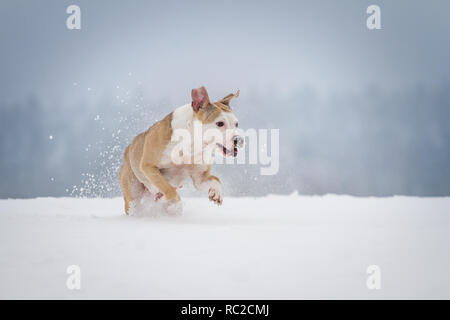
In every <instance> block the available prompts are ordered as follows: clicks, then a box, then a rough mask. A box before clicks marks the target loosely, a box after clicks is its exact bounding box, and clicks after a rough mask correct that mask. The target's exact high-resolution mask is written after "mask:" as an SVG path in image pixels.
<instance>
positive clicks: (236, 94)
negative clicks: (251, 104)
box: [219, 90, 241, 106]
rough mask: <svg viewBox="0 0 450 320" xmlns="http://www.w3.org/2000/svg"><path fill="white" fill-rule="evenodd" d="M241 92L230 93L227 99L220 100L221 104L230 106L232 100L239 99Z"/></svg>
mask: <svg viewBox="0 0 450 320" xmlns="http://www.w3.org/2000/svg"><path fill="white" fill-rule="evenodd" d="M240 92H241V91H240V90H238V91H237V92H236V93H230V94H229V95H227V96H226V97H224V98H222V100H220V101H219V102H220V103H223V104H224V105H227V106H230V101H231V99H234V98H237V97H239V93H240Z"/></svg>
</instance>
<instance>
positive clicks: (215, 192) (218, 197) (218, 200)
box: [208, 186, 222, 206]
mask: <svg viewBox="0 0 450 320" xmlns="http://www.w3.org/2000/svg"><path fill="white" fill-rule="evenodd" d="M208 197H209V200H211V201H213V202H214V203H215V204H217V205H219V206H220V205H221V204H222V190H221V188H220V186H218V187H211V188H209V191H208Z"/></svg>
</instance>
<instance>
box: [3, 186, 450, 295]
mask: <svg viewBox="0 0 450 320" xmlns="http://www.w3.org/2000/svg"><path fill="white" fill-rule="evenodd" d="M184 204H185V207H184V213H183V215H182V216H179V217H167V216H166V217H127V216H125V215H124V214H123V212H122V207H123V204H122V199H120V198H115V199H75V198H39V199H30V200H0V298H2V299H4V298H44V299H47V298H62V299H80V298H87V299H91V298H149V299H166V298H167V299H216V298H217V299H222V298H223V299H248V298H252V299H304V298H343V299H347V298H368V299H380V298H388V299H390V298H447V299H449V298H450V273H449V271H450V198H414V197H390V198H356V197H350V196H335V195H327V196H314V197H306V196H298V195H291V196H268V197H264V198H225V199H224V204H223V206H222V207H216V206H214V205H213V204H212V203H210V202H209V201H208V200H207V199H206V198H185V199H184ZM69 265H79V266H80V268H81V290H79V291H77V290H73V291H71V290H68V289H67V287H66V280H67V277H68V274H66V268H67V267H68V266H69ZM370 265H378V266H379V267H380V269H381V289H380V290H369V289H368V288H367V286H366V280H367V277H368V274H367V273H366V269H367V267H368V266H370Z"/></svg>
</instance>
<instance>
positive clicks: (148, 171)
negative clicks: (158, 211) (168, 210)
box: [141, 164, 180, 201]
mask: <svg viewBox="0 0 450 320" xmlns="http://www.w3.org/2000/svg"><path fill="white" fill-rule="evenodd" d="M141 171H142V172H143V173H144V175H145V176H146V177H147V179H148V180H150V182H151V183H152V184H153V185H154V186H155V187H156V188H158V189H159V191H160V192H161V193H162V194H163V195H164V196H165V197H166V199H167V200H175V201H178V200H180V196H179V195H178V192H177V190H176V189H175V188H174V187H172V186H171V185H170V184H169V183H168V182H167V181H166V179H164V177H163V176H162V174H161V171H159V169H158V167H156V166H154V165H152V164H142V165H141Z"/></svg>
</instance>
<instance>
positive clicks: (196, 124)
mask: <svg viewBox="0 0 450 320" xmlns="http://www.w3.org/2000/svg"><path fill="white" fill-rule="evenodd" d="M238 96H239V90H238V91H237V93H231V94H229V95H227V96H225V97H224V98H222V99H220V100H219V101H216V102H211V101H210V100H209V96H208V92H207V91H206V88H205V87H203V86H202V87H200V88H198V89H193V90H192V91H191V97H192V102H191V103H190V104H186V105H184V106H182V107H179V108H177V109H175V110H174V111H173V112H171V113H170V114H168V115H167V116H166V117H165V118H163V119H162V120H160V121H158V122H156V123H155V124H153V125H152V126H151V127H150V128H149V129H148V130H147V131H145V132H142V133H140V134H139V135H137V136H136V137H135V138H134V139H133V141H132V142H131V144H130V145H129V146H128V147H127V148H126V150H125V153H124V158H123V164H122V166H121V168H120V170H119V182H120V187H121V189H122V192H123V198H124V202H125V213H126V214H127V215H128V214H130V210H131V209H132V208H133V207H134V206H135V205H136V203H138V202H139V200H140V199H141V198H142V197H143V196H144V195H147V196H148V195H150V196H151V197H152V199H153V201H155V202H156V201H165V202H167V204H168V205H173V204H176V203H179V202H180V196H179V194H178V192H177V189H178V188H181V187H182V185H183V182H184V181H185V180H186V178H188V177H191V179H192V181H193V184H194V186H195V188H196V189H197V190H200V191H207V192H208V197H209V200H211V201H213V202H214V203H216V204H217V205H221V204H222V201H223V196H222V188H221V182H220V179H219V178H217V177H216V176H214V175H212V174H211V157H212V156H213V154H214V153H216V152H220V153H221V154H222V155H223V156H224V157H227V156H232V157H236V156H237V152H238V147H242V145H243V138H242V137H241V136H240V135H239V134H238V119H237V118H236V116H235V115H234V113H233V112H232V111H231V108H230V101H231V100H232V99H234V98H236V97H238ZM198 128H200V131H199V132H200V133H201V135H200V138H199V137H198V136H199V135H198V134H196V133H195V130H197V129H198ZM197 131H198V130H197ZM208 132H213V133H214V134H210V137H209V140H208V139H205V138H204V137H205V136H208V134H207V133H208ZM180 133H181V135H180ZM205 134H206V135H205ZM180 136H184V137H185V141H184V143H180V141H179V140H180V139H179V138H180ZM177 138H178V139H177ZM192 146H193V147H194V151H193V152H192ZM196 146H197V147H196ZM189 149H190V150H189ZM199 158H200V160H201V161H198V159H199Z"/></svg>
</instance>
